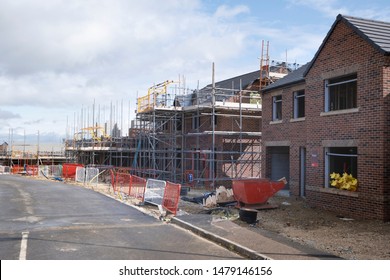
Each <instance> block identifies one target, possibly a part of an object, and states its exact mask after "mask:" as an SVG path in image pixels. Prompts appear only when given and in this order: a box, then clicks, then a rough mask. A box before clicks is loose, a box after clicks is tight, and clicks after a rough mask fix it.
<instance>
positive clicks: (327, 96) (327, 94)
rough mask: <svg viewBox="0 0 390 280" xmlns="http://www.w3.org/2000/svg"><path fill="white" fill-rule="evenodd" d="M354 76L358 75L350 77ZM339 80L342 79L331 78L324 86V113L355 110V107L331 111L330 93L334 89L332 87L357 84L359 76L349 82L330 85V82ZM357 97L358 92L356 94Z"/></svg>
mask: <svg viewBox="0 0 390 280" xmlns="http://www.w3.org/2000/svg"><path fill="white" fill-rule="evenodd" d="M353 75H356V74H350V75H348V76H353ZM348 76H347V77H348ZM337 78H342V77H334V78H331V79H327V80H325V82H324V86H325V104H324V106H325V107H324V111H325V112H331V111H332V112H333V111H341V110H348V109H353V108H355V107H353V108H344V109H333V110H331V108H330V91H329V88H330V87H332V86H337V85H342V84H347V83H352V82H357V75H356V78H353V79H348V80H345V81H341V82H337V83H332V84H331V83H329V81H330V80H333V79H337ZM356 95H357V92H356ZM356 98H357V97H356Z"/></svg>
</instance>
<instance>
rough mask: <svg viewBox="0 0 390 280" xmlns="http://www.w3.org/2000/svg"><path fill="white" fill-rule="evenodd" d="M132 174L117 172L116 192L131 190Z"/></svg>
mask: <svg viewBox="0 0 390 280" xmlns="http://www.w3.org/2000/svg"><path fill="white" fill-rule="evenodd" d="M130 181H131V175H130V174H129V173H116V176H115V188H114V191H115V192H121V193H125V194H128V193H129V192H130Z"/></svg>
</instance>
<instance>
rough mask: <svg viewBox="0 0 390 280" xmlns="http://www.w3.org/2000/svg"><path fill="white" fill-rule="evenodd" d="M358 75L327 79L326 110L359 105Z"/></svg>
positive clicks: (343, 108)
mask: <svg viewBox="0 0 390 280" xmlns="http://www.w3.org/2000/svg"><path fill="white" fill-rule="evenodd" d="M356 99H357V75H356V74H353V75H349V76H344V77H339V78H334V79H329V80H326V81H325V112H329V111H336V110H345V109H351V108H356V107H357V102H356Z"/></svg>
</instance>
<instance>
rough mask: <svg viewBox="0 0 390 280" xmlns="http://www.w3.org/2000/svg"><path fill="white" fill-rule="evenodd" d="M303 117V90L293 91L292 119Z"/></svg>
mask: <svg viewBox="0 0 390 280" xmlns="http://www.w3.org/2000/svg"><path fill="white" fill-rule="evenodd" d="M304 117H305V91H304V90H300V91H296V92H294V119H298V118H304Z"/></svg>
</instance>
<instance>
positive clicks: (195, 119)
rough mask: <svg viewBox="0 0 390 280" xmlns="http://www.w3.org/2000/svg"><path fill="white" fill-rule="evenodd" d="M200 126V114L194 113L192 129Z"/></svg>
mask: <svg viewBox="0 0 390 280" xmlns="http://www.w3.org/2000/svg"><path fill="white" fill-rule="evenodd" d="M198 128H199V116H197V115H193V116H192V129H198Z"/></svg>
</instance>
